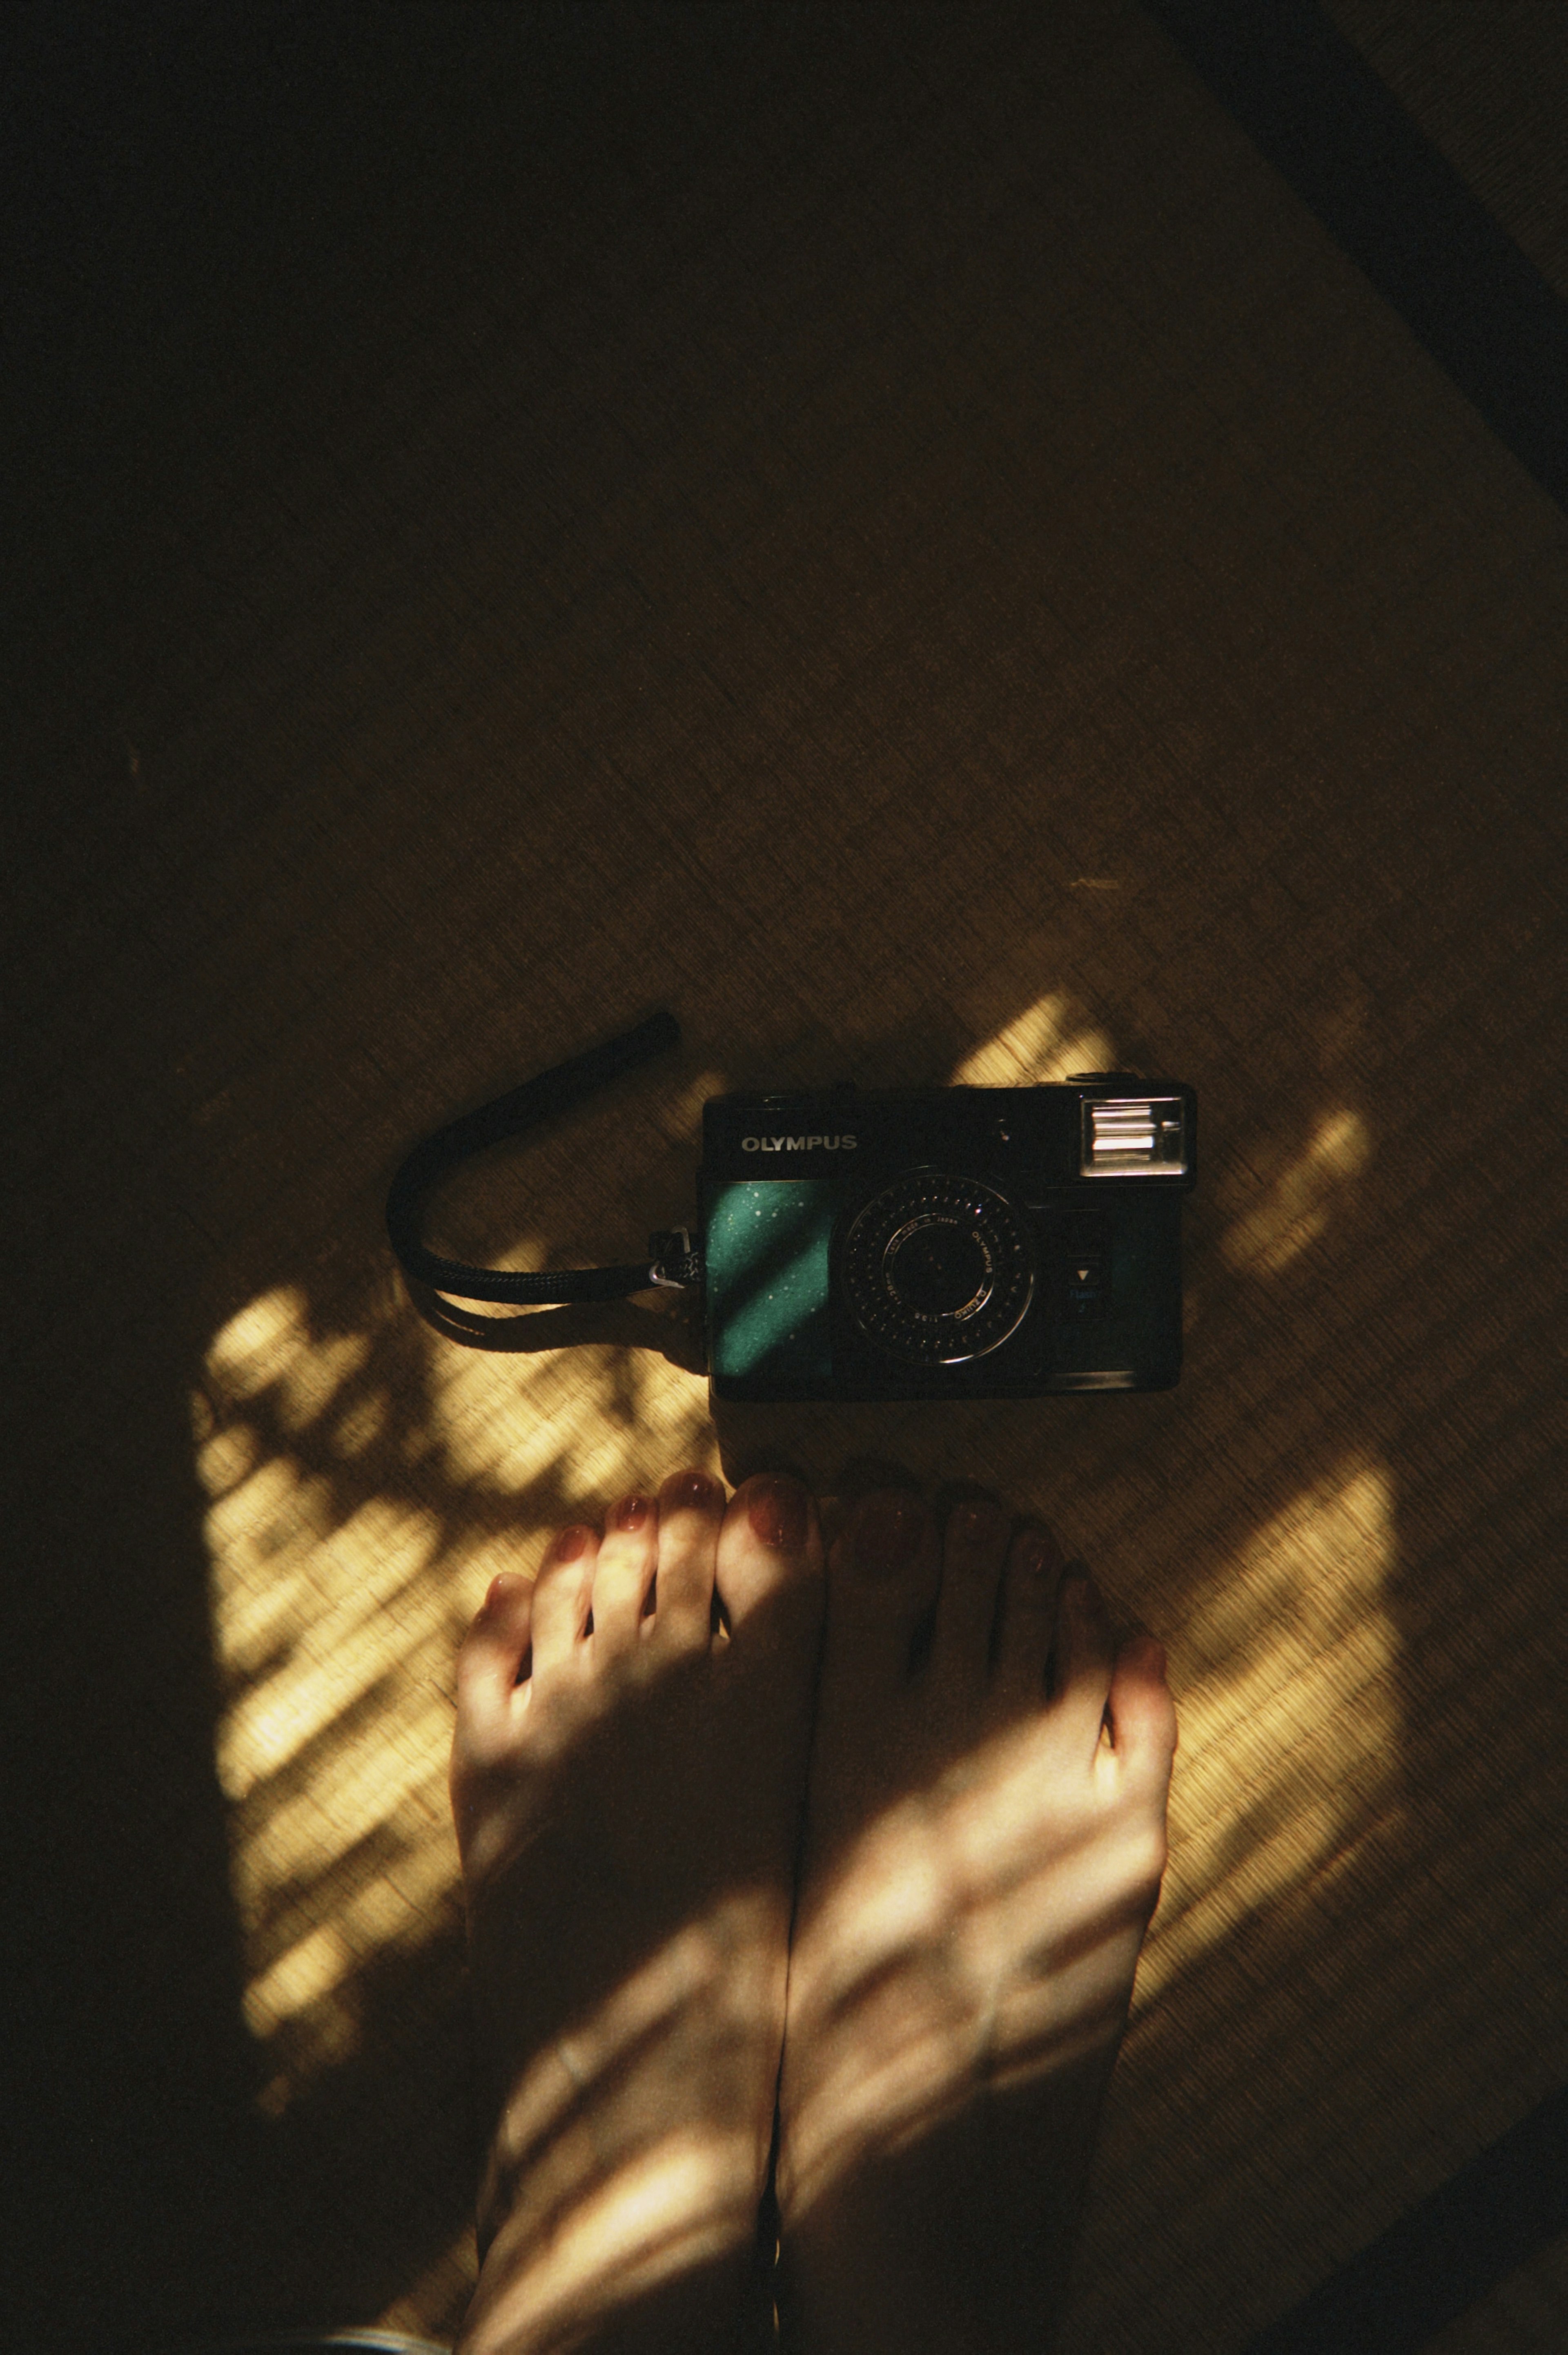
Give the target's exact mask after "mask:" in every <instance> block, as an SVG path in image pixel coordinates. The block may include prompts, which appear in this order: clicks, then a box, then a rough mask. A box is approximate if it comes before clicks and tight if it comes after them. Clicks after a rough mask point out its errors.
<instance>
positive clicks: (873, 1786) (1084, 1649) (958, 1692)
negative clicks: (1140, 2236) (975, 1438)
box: [779, 1492, 1176, 2355]
mask: <svg viewBox="0 0 1568 2355" xmlns="http://www.w3.org/2000/svg"><path fill="white" fill-rule="evenodd" d="M1175 1743H1176V1721H1175V1710H1174V1707H1173V1704H1172V1702H1171V1695H1170V1691H1169V1689H1168V1688H1167V1685H1166V1682H1165V1675H1164V1657H1163V1654H1162V1652H1161V1650H1160V1646H1159V1645H1158V1644H1157V1643H1155V1642H1154V1640H1153V1639H1152V1638H1151V1637H1147V1636H1139V1637H1135V1638H1133V1639H1132V1640H1131V1641H1129V1642H1128V1643H1127V1644H1125V1645H1123V1646H1121V1647H1120V1648H1119V1650H1118V1649H1117V1647H1116V1646H1114V1644H1113V1640H1112V1636H1111V1633H1110V1628H1109V1624H1108V1621H1107V1615H1106V1612H1105V1606H1104V1604H1103V1603H1102V1602H1101V1601H1100V1598H1099V1596H1098V1593H1097V1590H1096V1588H1095V1586H1094V1584H1093V1582H1092V1581H1091V1580H1090V1579H1089V1578H1088V1577H1087V1575H1086V1574H1068V1573H1065V1572H1064V1567H1063V1564H1062V1561H1061V1557H1060V1554H1059V1552H1058V1551H1057V1549H1056V1547H1055V1545H1054V1541H1053V1540H1052V1539H1051V1538H1050V1536H1049V1535H1048V1533H1047V1532H1045V1531H1044V1530H1041V1529H1020V1530H1017V1531H1016V1532H1015V1531H1013V1529H1012V1524H1011V1522H1010V1519H1009V1518H1008V1517H1007V1516H1006V1515H1005V1514H1004V1513H1002V1511H1001V1508H998V1507H996V1506H994V1505H992V1504H990V1503H989V1502H986V1501H983V1500H977V1501H974V1502H971V1503H965V1504H962V1505H960V1506H959V1507H958V1508H956V1509H955V1511H954V1513H953V1515H952V1516H951V1518H949V1520H948V1527H947V1529H946V1531H945V1535H944V1540H943V1541H942V1542H941V1543H938V1534H937V1530H936V1528H935V1526H934V1523H933V1522H932V1519H931V1518H930V1516H929V1514H928V1513H927V1509H926V1508H925V1507H924V1505H923V1504H922V1503H921V1502H920V1500H919V1499H918V1498H916V1497H911V1496H908V1495H905V1494H902V1493H894V1492H885V1493H883V1494H880V1495H876V1496H873V1497H867V1498H866V1499H864V1500H863V1503H862V1505H861V1506H860V1508H858V1509H857V1511H856V1513H855V1515H854V1516H853V1518H852V1520H851V1522H850V1524H849V1526H848V1528H847V1529H846V1530H845V1532H844V1535H843V1536H842V1538H841V1539H840V1540H839V1541H838V1542H837V1543H836V1544H835V1546H834V1548H833V1550H832V1559H831V1563H830V1571H829V1582H828V1615H827V1635H826V1642H825V1646H824V1652H823V1660H822V1669H821V1687H820V1695H819V1702H818V1715H817V1727H816V1737H815V1745H814V1748H813V1753H812V1759H811V1769H810V1800H809V1811H808V1827H807V1844H806V1851H805V1862H804V1873H803V1880H802V1885H801V1891H800V1903H799V1910H798V1917H797V1926H796V1932H795V1941H794V1945H793V1948H792V1952H791V1958H790V1976H789V2020H788V2030H787V2039H786V2045H785V2056H784V2074H783V2080H782V2087H781V2094H780V2146H779V2208H780V2213H781V2219H782V2242H783V2263H782V2267H781V2274H780V2286H779V2296H780V2309H781V2318H782V2321H783V2325H784V2332H785V2344H786V2346H787V2347H788V2348H789V2349H790V2350H800V2355H839V2350H844V2355H848V2350H855V2355H876V2350H880V2349H883V2348H886V2349H888V2350H893V2349H895V2348H896V2349H898V2350H901V2355H918V2350H931V2355H938V2350H940V2355H954V2350H962V2355H989V2351H990V2350H999V2355H1000V2350H1008V2355H1012V2350H1024V2349H1028V2350H1039V2349H1040V2348H1041V2347H1042V2346H1043V2345H1044V2343H1045V2341H1046V2340H1047V2339H1048V2338H1049V2336H1050V2333H1051V2330H1052V2328H1053V2327H1054V2322H1055V2319H1056V2317H1057V2314H1058V2313H1059V2310H1060V2307H1061V2303H1062V2300H1063V2296H1064V2294H1065V2280H1066V2272H1067V2265H1068V2262H1069V2260H1070V2256H1071V2252H1072V2243H1073V2237H1074V2231H1075V2222H1076V2216H1077V2211H1078V2207H1079V2204H1080V2201H1081V2198H1082V2192H1083V2186H1084V2181H1085V2179H1086V2173H1087V2169H1088V2162H1089V2158H1090V2156H1091V2153H1092V2147H1093V2141H1094V2134H1095V2128H1096V2125H1097V2117H1098V2112H1099V2106H1100V2102H1101V2099H1102V2097H1103V2094H1104V2090H1105V2086H1106V2083H1107V2079H1108V2077H1109V2074H1110V2070H1111V2066H1112V2064H1113V2062H1114V2060H1115V2056H1116V2051H1117V2047H1118V2042H1119V2041H1120V2037H1121V2032H1122V2029H1123V2027H1124V2025H1125V2022H1126V2018H1127V2010H1128V2000H1129V1998H1130V1996H1131V1992H1132V1983H1133V1974H1134V1970H1135V1967H1136V1965H1137V1960H1138V1953H1139V1945H1140V1944H1141V1941H1142V1936H1143V1933H1144V1930H1145V1927H1146V1926H1147V1923H1148V1922H1149V1919H1150V1914H1151V1913H1152V1912H1153V1910H1154V1905H1155V1902H1156V1899H1157V1897H1158V1894H1159V1889H1160V1876H1161V1873H1162V1871H1163V1870H1164V1864H1165V1806H1166V1796H1167V1792H1168V1788H1169V1785H1170V1777H1171V1758H1172V1754H1173V1753H1174V1750H1175Z"/></svg>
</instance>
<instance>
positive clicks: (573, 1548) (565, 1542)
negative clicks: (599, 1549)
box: [550, 1527, 590, 1561]
mask: <svg viewBox="0 0 1568 2355" xmlns="http://www.w3.org/2000/svg"><path fill="white" fill-rule="evenodd" d="M589 1534H590V1533H589V1531H588V1530H587V1529H582V1528H580V1527H579V1528H577V1529H563V1530H562V1531H561V1534H560V1536H559V1537H558V1538H557V1539H556V1542H555V1544H554V1545H553V1546H552V1548H551V1549H550V1550H551V1553H552V1555H553V1556H554V1558H555V1560H556V1561H576V1560H577V1556H578V1555H579V1554H581V1553H586V1552H587V1551H588V1537H589Z"/></svg>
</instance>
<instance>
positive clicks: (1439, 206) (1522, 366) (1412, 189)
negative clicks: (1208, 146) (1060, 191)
mask: <svg viewBox="0 0 1568 2355" xmlns="http://www.w3.org/2000/svg"><path fill="white" fill-rule="evenodd" d="M1146 5H1147V6H1148V8H1149V11H1150V15H1151V16H1153V17H1154V19H1155V20H1156V22H1157V23H1159V24H1160V25H1162V26H1163V27H1164V28H1165V30H1166V31H1167V32H1168V33H1169V34H1170V35H1171V38H1172V39H1173V40H1174V41H1175V42H1176V43H1177V45H1178V47H1179V48H1181V49H1182V50H1183V51H1184V52H1185V54H1186V56H1187V57H1188V59H1190V61H1191V62H1192V65H1193V67H1194V68H1195V69H1196V70H1197V72H1198V73H1199V74H1200V75H1201V77H1202V80H1204V81H1205V82H1207V84H1208V86H1209V88H1210V89H1211V90H1212V91H1213V93H1214V95H1215V97H1216V98H1218V99H1219V100H1220V101H1222V103H1223V104H1224V106H1225V107H1226V108H1227V109H1228V110H1229V112H1231V113H1232V114H1233V115H1234V117H1235V119H1236V121H1237V122H1238V123H1240V124H1241V126H1242V128H1243V129H1244V130H1245V132H1246V133H1247V134H1248V136H1249V137H1250V138H1251V139H1252V141H1253V143H1254V144H1255V146H1256V147H1257V148H1258V149H1259V150H1260V151H1261V153H1262V154H1263V155H1265V156H1266V157H1267V159H1268V161H1269V162H1270V163H1271V164H1272V165H1274V166H1275V168H1276V169H1277V171H1278V172H1279V173H1280V174H1281V175H1282V176H1284V178H1285V179H1286V180H1287V182H1288V184H1289V185H1290V186H1291V187H1292V188H1293V189H1294V190H1295V192H1296V194H1297V195H1298V197H1300V198H1301V199H1302V201H1303V202H1304V203H1305V204H1307V205H1308V206H1309V207H1310V208H1311V209H1312V211H1313V212H1314V213H1316V215H1317V216H1318V218H1319V220H1320V221H1321V222H1322V223H1323V226H1324V227H1325V228H1326V229H1328V230H1329V231H1330V234H1331V235H1332V236H1333V237H1334V238H1335V239H1336V240H1338V242H1339V243H1340V246H1341V247H1342V248H1343V249H1344V250H1345V252H1346V253H1347V254H1349V256H1350V257H1351V260H1352V261H1354V262H1356V263H1357V265H1358V266H1359V267H1360V269H1361V271H1362V272H1364V273H1365V275H1366V276H1367V277H1368V278H1369V279H1370V280H1371V281H1372V284H1373V285H1374V286H1375V287H1376V288H1377V290H1378V292H1379V293H1380V294H1382V295H1383V298H1384V299H1385V301H1387V302H1388V303H1390V304H1392V305H1393V308H1394V309H1395V310H1396V311H1398V313H1399V314H1400V315H1401V316H1402V317H1403V318H1404V322H1405V324H1406V325H1407V326H1408V327H1409V328H1410V330H1411V332H1412V334H1413V335H1414V336H1416V337H1417V338H1418V339H1419V340H1420V342H1421V343H1422V344H1424V345H1425V347H1426V349H1427V350H1428V351H1429V352H1430V353H1431V355H1432V357H1434V358H1435V359H1436V361H1437V362H1438V363H1439V365H1440V366H1441V367H1442V368H1445V369H1446V372H1447V374H1448V375H1449V376H1450V377H1451V378H1452V379H1453V381H1454V383H1455V384H1456V385H1457V387H1458V388H1459V389H1460V391H1461V392H1463V393H1464V394H1465V395H1466V397H1467V399H1468V400H1470V401H1471V402H1472V404H1473V405H1474V407H1475V408H1476V409H1477V410H1478V411H1479V412H1480V414H1481V416H1482V417H1483V418H1484V419H1485V420H1486V422H1487V424H1488V425H1489V427H1490V428H1491V431H1492V432H1494V433H1495V434H1496V435H1497V437H1498V439H1499V441H1501V442H1504V443H1506V445H1507V446H1508V448H1509V449H1510V450H1511V451H1512V453H1513V454H1514V456H1515V457H1516V458H1518V459H1519V461H1520V464H1521V465H1524V466H1526V467H1528V469H1529V470H1530V472H1531V474H1533V475H1534V477H1535V479H1536V481H1537V482H1538V483H1539V484H1540V485H1541V487H1542V489H1543V490H1544V491H1546V492H1548V493H1549V494H1550V495H1551V496H1552V498H1553V499H1555V500H1556V501H1557V503H1558V505H1559V506H1563V507H1568V304H1565V303H1564V302H1563V298H1562V296H1561V295H1559V294H1558V293H1556V292H1555V290H1554V289H1553V288H1552V285H1551V284H1550V283H1549V282H1548V281H1547V280H1546V279H1545V278H1543V277H1542V273H1541V272H1540V271H1538V270H1537V269H1536V267H1535V265H1534V263H1533V262H1531V261H1530V260H1529V258H1528V257H1527V256H1526V255H1525V254H1524V253H1522V252H1521V251H1520V249H1519V247H1518V246H1517V245H1516V244H1515V243H1514V241H1513V240H1512V239H1511V238H1510V236H1509V235H1508V233H1507V231H1506V230H1504V229H1501V228H1500V227H1499V224H1498V222H1497V221H1496V220H1495V219H1494V218H1492V216H1491V214H1490V213H1489V212H1488V211H1487V209H1486V208H1485V206H1484V205H1482V204H1481V203H1480V202H1479V201H1478V198H1477V197H1475V196H1473V195H1472V193H1471V192H1470V190H1469V188H1468V187H1467V186H1466V184H1465V182H1464V180H1463V179H1462V178H1461V177H1460V176H1459V174H1458V173H1457V171H1456V170H1455V169H1454V166H1453V165H1451V164H1450V163H1449V162H1448V161H1447V159H1446V157H1445V156H1444V155H1442V154H1440V152H1439V151H1438V150H1437V148H1436V147H1435V146H1434V145H1433V144H1432V143H1431V141H1430V140H1429V139H1427V137H1426V136H1425V133H1424V132H1423V131H1422V130H1421V128H1420V126H1419V125H1418V124H1417V123H1415V121H1414V118H1413V117H1412V116H1411V115H1409V114H1408V113H1407V112H1405V110H1404V107H1403V106H1402V105H1401V104H1400V103H1399V101H1398V100H1397V99H1396V98H1395V97H1394V96H1393V92H1392V91H1390V90H1389V88H1388V86H1387V84H1386V83H1385V82H1383V80H1381V78H1380V77H1379V76H1378V75H1377V74H1376V73H1374V72H1373V70H1372V68H1371V67H1370V66H1369V65H1368V64H1367V62H1366V60H1365V59H1363V58H1362V57H1361V53H1360V51H1359V50H1357V49H1356V48H1354V46H1353V45H1352V44H1351V42H1350V41H1349V40H1347V39H1346V37H1345V36H1344V35H1343V34H1342V33H1341V32H1340V29H1339V27H1337V26H1336V25H1335V24H1334V23H1333V21H1332V19H1331V18H1330V16H1328V14H1327V12H1326V11H1325V10H1324V9H1323V8H1321V7H1320V6H1318V5H1315V0H1268V5H1266V6H1263V7H1260V6H1259V5H1257V0H1146Z"/></svg>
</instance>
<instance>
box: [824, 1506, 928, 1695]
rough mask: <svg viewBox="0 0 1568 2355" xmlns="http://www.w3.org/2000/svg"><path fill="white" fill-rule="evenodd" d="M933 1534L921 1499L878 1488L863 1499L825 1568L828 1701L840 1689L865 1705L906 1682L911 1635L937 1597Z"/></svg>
mask: <svg viewBox="0 0 1568 2355" xmlns="http://www.w3.org/2000/svg"><path fill="white" fill-rule="evenodd" d="M937 1582H938V1551H937V1533H936V1529H935V1527H934V1525H933V1523H932V1520H931V1516H930V1514H929V1512H928V1511H927V1508H926V1504H925V1501H924V1499H923V1498H922V1497H918V1496H916V1495H914V1494H913V1493H912V1492H910V1491H909V1490H907V1489H902V1488H883V1489H878V1490H875V1491H874V1493H873V1494H872V1495H870V1496H868V1497H863V1498H862V1499H861V1501H860V1503H859V1504H858V1505H857V1506H856V1507H855V1509H854V1511H853V1514H852V1515H851V1517H850V1520H849V1524H848V1526H847V1527H846V1529H844V1532H843V1534H842V1537H840V1538H839V1539H838V1540H837V1541H836V1543H835V1544H834V1546H833V1550H832V1554H831V1556H830V1557H829V1563H828V1633H827V1645H826V1649H825V1652H824V1655H823V1660H822V1678H823V1684H824V1689H825V1690H826V1691H827V1692H828V1697H829V1698H830V1699H831V1698H832V1690H833V1689H837V1688H838V1687H839V1686H841V1685H843V1684H845V1683H846V1681H847V1683H848V1685H849V1686H850V1687H852V1688H855V1689H860V1690H861V1691H863V1694H864V1697H865V1698H866V1699H867V1700H871V1699H873V1698H874V1696H875V1695H876V1694H877V1693H879V1692H886V1691H889V1690H891V1689H895V1688H896V1687H901V1686H903V1685H904V1684H905V1683H906V1681H907V1679H908V1676H909V1668H910V1657H911V1653H912V1650H913V1646H914V1641H915V1634H916V1628H917V1627H918V1626H919V1625H920V1623H921V1621H922V1620H923V1619H925V1618H926V1617H927V1614H928V1613H929V1611H930V1607H931V1604H932V1600H933V1598H934V1596H935V1593H936V1590H937Z"/></svg>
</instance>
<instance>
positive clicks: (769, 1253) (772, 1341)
mask: <svg viewBox="0 0 1568 2355" xmlns="http://www.w3.org/2000/svg"><path fill="white" fill-rule="evenodd" d="M835 1192H836V1189H835V1188H833V1187H832V1186H831V1185H828V1184H825V1183H824V1182H823V1181H822V1180H821V1178H815V1177H800V1178H796V1177H772V1178H768V1180H767V1181H766V1182H764V1183H762V1184H752V1183H748V1182H747V1181H745V1180H743V1179H736V1180H734V1181H733V1182H728V1183H719V1184H715V1185H711V1186H709V1187H708V1188H706V1189H705V1220H704V1249H705V1254H706V1263H707V1295H708V1334H709V1352H710V1362H711V1365H712V1369H713V1371H714V1373H715V1376H716V1377H717V1378H718V1380H721V1381H725V1380H729V1381H741V1380H747V1378H750V1379H752V1380H755V1379H756V1378H757V1377H758V1375H762V1374H766V1375H769V1376H773V1377H776V1378H778V1379H779V1380H790V1381H807V1380H827V1378H828V1377H829V1375H830V1374H831V1373H832V1347H831V1339H830V1334H829V1327H828V1245H829V1243H830V1241H831V1240H832V1231H833V1212H834V1199H835Z"/></svg>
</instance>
